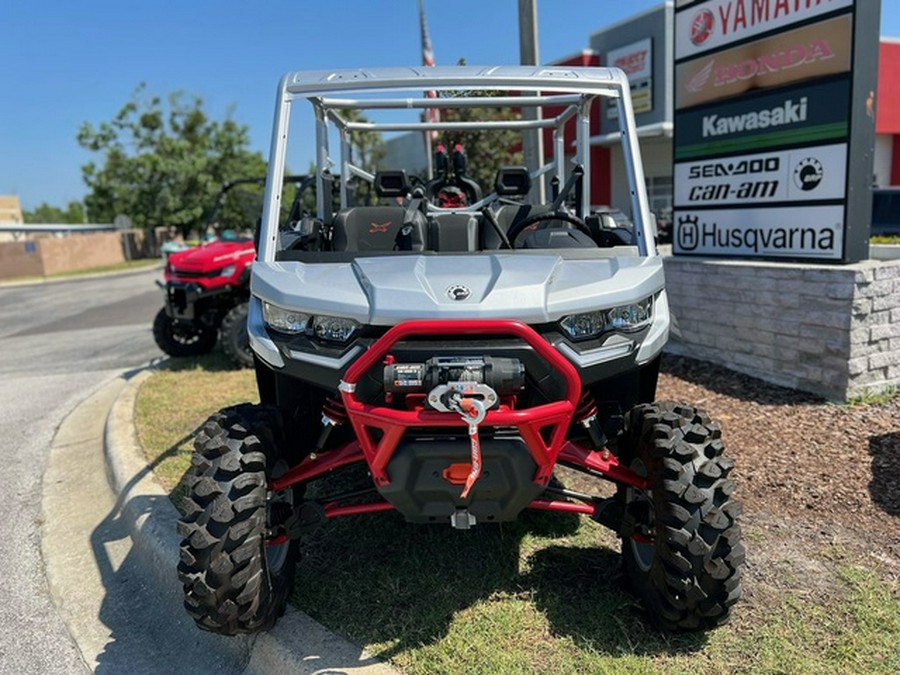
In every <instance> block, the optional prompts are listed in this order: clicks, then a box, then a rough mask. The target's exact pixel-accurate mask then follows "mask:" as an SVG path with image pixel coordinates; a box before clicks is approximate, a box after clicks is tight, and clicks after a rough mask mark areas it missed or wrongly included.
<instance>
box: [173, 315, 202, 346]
mask: <svg viewBox="0 0 900 675" xmlns="http://www.w3.org/2000/svg"><path fill="white" fill-rule="evenodd" d="M202 336H203V330H202V329H199V330H198V329H197V328H195V327H194V326H193V325H191V324H186V323H183V322H180V321H176V322H173V324H172V339H173V340H175V342H177V343H179V344H182V345H187V346H190V345H193V344H196V343H197V342H199V341H200V338H201V337H202Z"/></svg>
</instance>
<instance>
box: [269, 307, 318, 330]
mask: <svg viewBox="0 0 900 675" xmlns="http://www.w3.org/2000/svg"><path fill="white" fill-rule="evenodd" d="M263 320H265V322H266V325H268V326H269V328H274V329H275V330H277V331H280V332H282V333H290V334H292V335H296V334H298V333H302V332H303V331H305V330H306V325H307V324H308V323H309V314H303V313H302V312H295V311H294V310H292V309H284V308H282V307H278V306H277V305H273V304H271V303H268V302H263Z"/></svg>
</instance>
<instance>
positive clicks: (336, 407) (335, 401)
mask: <svg viewBox="0 0 900 675" xmlns="http://www.w3.org/2000/svg"><path fill="white" fill-rule="evenodd" d="M322 416H323V417H327V418H328V419H329V421H330V422H331V425H335V424H346V422H347V419H348V417H347V409H346V408H345V407H344V402H343V401H342V400H341V399H340V398H338V397H337V396H329V397H328V398H326V399H325V402H324V403H323V404H322Z"/></svg>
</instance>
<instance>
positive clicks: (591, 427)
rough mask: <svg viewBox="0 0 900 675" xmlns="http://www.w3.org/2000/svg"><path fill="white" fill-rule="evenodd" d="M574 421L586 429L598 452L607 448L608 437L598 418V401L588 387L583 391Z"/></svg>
mask: <svg viewBox="0 0 900 675" xmlns="http://www.w3.org/2000/svg"><path fill="white" fill-rule="evenodd" d="M572 421H573V422H574V423H576V424H580V425H581V426H582V427H584V429H585V431H587V433H588V436H590V438H591V443H593V444H594V446H595V447H596V448H597V449H598V450H599V449H601V448H605V447H606V440H607V439H606V435H605V434H604V433H603V429H601V428H600V420H599V418H598V417H597V401H596V400H595V399H594V395H593V394H592V393H591V390H590V389H588V388H587V387H585V388H583V389H582V390H581V398H580V399H579V400H578V407H576V408H575V415H574V416H573V417H572Z"/></svg>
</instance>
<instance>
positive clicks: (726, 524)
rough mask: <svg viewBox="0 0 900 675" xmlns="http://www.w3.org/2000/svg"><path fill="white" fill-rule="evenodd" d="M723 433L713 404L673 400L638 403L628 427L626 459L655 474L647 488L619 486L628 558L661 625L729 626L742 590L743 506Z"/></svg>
mask: <svg viewBox="0 0 900 675" xmlns="http://www.w3.org/2000/svg"><path fill="white" fill-rule="evenodd" d="M721 435H722V434H721V431H720V429H719V427H718V425H717V424H715V423H713V422H712V421H711V420H710V418H709V416H708V415H707V414H706V413H704V412H702V411H700V410H697V409H695V408H692V407H688V406H682V405H676V404H674V403H655V404H644V405H639V406H636V407H635V408H634V409H632V410H631V412H630V413H629V414H628V415H627V417H626V419H625V426H624V428H623V430H622V431H621V432H620V434H619V438H618V443H617V445H618V456H619V457H618V458H619V461H620V462H621V463H622V464H624V465H625V466H628V467H630V468H631V469H633V470H635V471H637V472H638V473H639V474H641V475H643V476H645V477H646V478H647V479H648V489H647V490H645V491H641V490H637V489H635V488H631V487H627V486H623V485H620V486H619V492H618V496H619V498H620V499H621V500H622V502H623V507H624V514H625V516H624V519H623V525H622V530H621V531H620V534H621V535H622V562H623V566H624V570H625V575H626V578H627V579H628V582H629V584H630V585H631V587H632V589H633V591H634V592H635V594H636V595H637V596H638V597H639V598H640V599H641V600H642V602H643V605H644V607H645V609H646V610H647V611H648V613H649V615H650V619H651V621H652V622H653V623H654V624H655V625H656V626H657V627H658V628H660V629H662V630H667V631H685V630H705V629H710V628H714V627H716V626H719V625H722V624H724V623H726V622H727V621H728V619H729V617H730V614H731V609H732V607H733V605H734V604H735V603H736V602H737V601H738V599H739V598H740V596H741V575H742V572H743V566H744V545H743V543H742V541H741V528H740V525H738V524H737V522H736V518H737V517H738V515H739V514H740V509H741V507H740V503H739V502H738V501H736V500H735V499H733V498H732V496H731V495H732V492H733V491H734V483H733V481H731V480H730V479H729V478H728V474H729V473H730V472H731V470H732V468H733V466H734V462H733V461H732V460H730V459H728V458H726V457H724V456H723V455H722V451H723V449H724V445H723V443H722V440H721Z"/></svg>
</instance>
